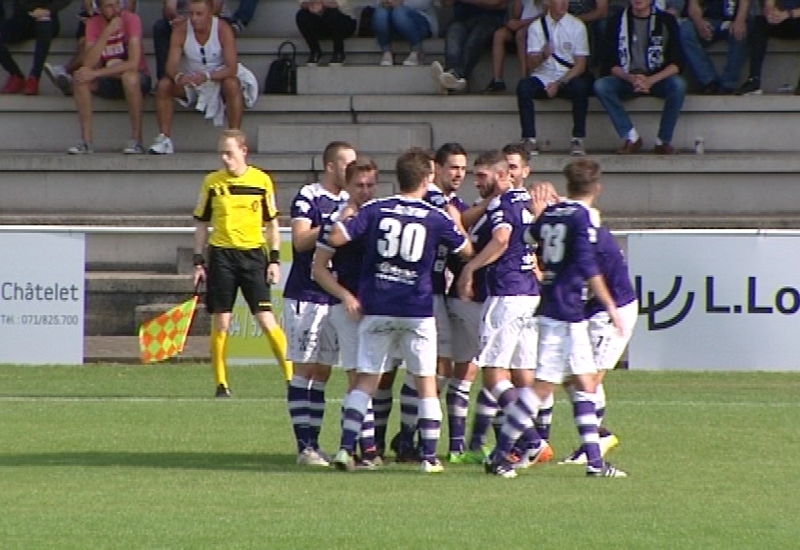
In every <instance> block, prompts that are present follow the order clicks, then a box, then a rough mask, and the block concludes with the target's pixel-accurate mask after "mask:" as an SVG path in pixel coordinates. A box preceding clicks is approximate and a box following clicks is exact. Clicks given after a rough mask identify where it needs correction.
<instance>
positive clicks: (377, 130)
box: [258, 124, 433, 154]
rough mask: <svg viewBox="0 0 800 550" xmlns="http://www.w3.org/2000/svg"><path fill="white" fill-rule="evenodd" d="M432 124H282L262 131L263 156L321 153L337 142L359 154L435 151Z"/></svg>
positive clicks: (260, 145) (260, 135)
mask: <svg viewBox="0 0 800 550" xmlns="http://www.w3.org/2000/svg"><path fill="white" fill-rule="evenodd" d="M431 134H432V132H431V127H430V125H428V124H278V125H271V126H262V127H261V128H259V129H258V151H259V153H289V152H294V153H300V152H303V153H306V152H310V153H313V154H316V153H319V152H320V151H322V150H324V149H325V146H326V145H327V144H328V143H330V142H332V141H336V140H343V141H346V142H348V143H350V144H351V145H353V146H354V147H355V148H356V149H357V150H358V151H360V152H364V153H369V154H375V153H397V152H401V151H404V150H406V149H409V148H410V147H423V148H426V149H431V148H432V147H433V143H432V135H431Z"/></svg>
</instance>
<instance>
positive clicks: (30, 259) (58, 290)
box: [0, 232, 86, 365]
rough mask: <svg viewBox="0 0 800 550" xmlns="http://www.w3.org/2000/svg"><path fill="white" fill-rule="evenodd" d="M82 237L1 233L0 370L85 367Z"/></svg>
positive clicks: (80, 235) (60, 234)
mask: <svg viewBox="0 0 800 550" xmlns="http://www.w3.org/2000/svg"><path fill="white" fill-rule="evenodd" d="M85 253H86V249H85V238H84V234H83V233H17V232H8V233H5V232H0V364H27V365H44V364H71V365H80V364H82V363H83V316H84V271H85Z"/></svg>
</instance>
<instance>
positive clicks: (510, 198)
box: [486, 189, 539, 296]
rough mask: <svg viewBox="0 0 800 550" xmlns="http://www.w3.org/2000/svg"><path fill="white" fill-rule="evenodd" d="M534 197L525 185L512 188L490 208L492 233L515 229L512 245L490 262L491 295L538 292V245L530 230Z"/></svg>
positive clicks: (488, 211) (488, 273)
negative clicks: (530, 239)
mask: <svg viewBox="0 0 800 550" xmlns="http://www.w3.org/2000/svg"><path fill="white" fill-rule="evenodd" d="M530 204H531V197H530V195H529V194H528V192H527V191H526V190H524V189H510V190H508V191H506V192H505V193H503V194H502V195H500V196H499V197H496V198H495V199H494V200H492V202H491V203H489V207H488V208H487V209H486V217H487V218H488V219H489V226H490V227H491V231H492V233H494V232H495V231H496V230H498V229H500V228H507V229H509V230H511V236H510V237H509V240H508V248H507V249H506V251H505V252H503V255H502V256H500V257H499V258H498V259H497V261H495V262H494V263H493V264H490V265H489V266H488V269H487V272H486V281H487V283H488V287H489V295H490V296H538V295H539V283H538V282H537V281H536V277H535V275H534V273H533V265H534V262H535V260H536V258H535V255H534V247H533V246H532V245H530V244H528V239H527V237H526V233H527V232H528V227H529V226H530V224H531V223H532V222H533V215H532V214H531V212H530V210H529V206H530Z"/></svg>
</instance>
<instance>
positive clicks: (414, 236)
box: [378, 218, 426, 262]
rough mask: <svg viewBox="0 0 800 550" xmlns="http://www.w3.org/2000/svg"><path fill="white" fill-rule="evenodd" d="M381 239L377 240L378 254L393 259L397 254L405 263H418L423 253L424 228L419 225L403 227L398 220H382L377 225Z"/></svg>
mask: <svg viewBox="0 0 800 550" xmlns="http://www.w3.org/2000/svg"><path fill="white" fill-rule="evenodd" d="M378 229H380V230H381V231H383V237H381V238H380V239H378V254H380V255H381V256H383V257H384V258H394V257H395V256H397V255H398V254H399V255H400V257H401V258H402V259H403V260H405V261H407V262H418V261H419V260H420V258H422V254H423V252H424V251H425V234H426V231H425V226H424V225H422V224H420V223H408V224H405V225H403V223H401V222H400V220H396V219H394V218H383V219H382V220H381V221H380V223H379V224H378Z"/></svg>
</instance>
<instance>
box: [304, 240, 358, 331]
mask: <svg viewBox="0 0 800 550" xmlns="http://www.w3.org/2000/svg"><path fill="white" fill-rule="evenodd" d="M334 254H335V250H331V249H329V248H325V247H323V246H317V250H316V251H315V252H314V263H313V264H312V273H313V275H314V280H315V281H317V283H319V286H321V287H322V289H323V290H325V292H327V293H328V294H330V295H331V296H333V297H335V298H337V299H338V300H339V301H340V302H342V304H343V305H344V307H345V309H346V310H347V314H348V315H349V316H350V317H351V318H353V319H356V320H357V319H360V318H361V303H360V302H359V301H358V298H356V297H355V296H353V295H352V294H351V293H350V291H348V290H347V289H346V288H344V287H343V286H342V285H340V284H339V282H338V281H337V280H336V277H334V276H333V273H331V271H330V269H328V266H329V265H330V262H331V260H333V255H334Z"/></svg>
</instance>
